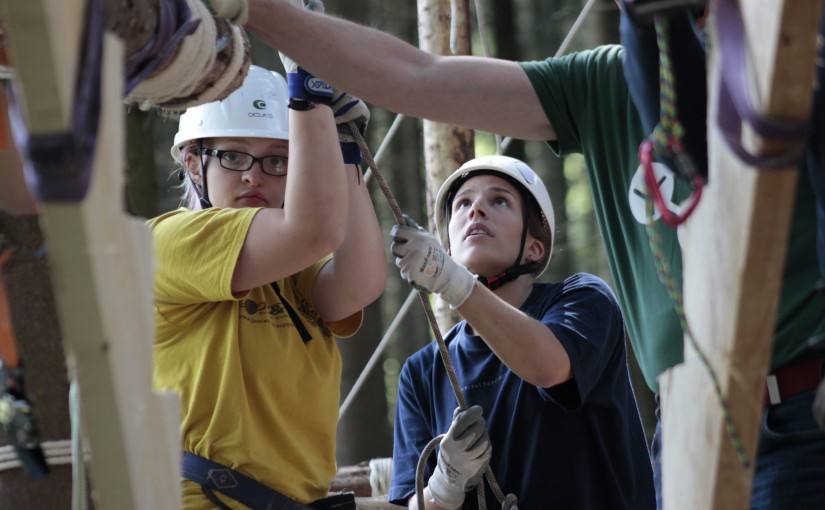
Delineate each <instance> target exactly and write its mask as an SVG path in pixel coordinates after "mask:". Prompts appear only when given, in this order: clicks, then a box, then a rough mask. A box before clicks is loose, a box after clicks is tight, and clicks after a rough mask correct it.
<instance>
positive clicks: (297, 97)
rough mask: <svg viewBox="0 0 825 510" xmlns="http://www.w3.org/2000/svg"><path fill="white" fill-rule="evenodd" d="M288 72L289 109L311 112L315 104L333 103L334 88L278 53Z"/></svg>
mask: <svg viewBox="0 0 825 510" xmlns="http://www.w3.org/2000/svg"><path fill="white" fill-rule="evenodd" d="M278 55H279V56H280V57H281V63H282V64H283V65H284V71H286V83H287V87H288V88H289V107H290V108H292V109H295V110H309V109H310V108H312V107H313V106H314V105H315V104H325V105H327V106H329V105H330V104H331V103H332V87H331V86H330V84H329V83H327V82H325V81H324V80H321V79H318V78H316V77H315V76H313V75H311V74H309V72H307V71H306V70H305V69H303V68H301V67H300V66H299V65H298V64H297V63H296V62H295V61H294V60H292V59H291V58H289V57H288V56H286V55H285V54H284V53H282V52H278Z"/></svg>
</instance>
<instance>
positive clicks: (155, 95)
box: [126, 0, 250, 111]
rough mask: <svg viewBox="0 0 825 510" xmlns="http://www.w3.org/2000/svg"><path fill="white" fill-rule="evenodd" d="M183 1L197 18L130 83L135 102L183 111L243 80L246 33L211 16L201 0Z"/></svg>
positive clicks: (247, 54)
mask: <svg viewBox="0 0 825 510" xmlns="http://www.w3.org/2000/svg"><path fill="white" fill-rule="evenodd" d="M186 3H187V5H188V6H189V8H190V9H191V12H192V19H194V20H200V23H199V24H198V25H197V27H196V28H195V30H194V31H193V32H192V33H191V34H189V35H187V36H186V37H184V38H183V39H182V40H181V42H180V44H179V45H178V47H177V49H176V52H175V54H174V56H173V57H172V58H171V59H170V60H169V61H168V62H167V63H165V65H164V66H163V67H162V68H161V69H160V70H158V71H157V72H156V73H155V74H153V75H151V76H149V77H148V78H146V79H144V80H143V81H141V82H140V83H139V84H138V85H137V86H136V87H135V89H134V90H133V91H132V92H131V93H130V94H129V96H127V97H126V102H127V103H137V105H138V107H139V108H140V109H141V110H149V109H151V108H154V107H157V108H162V109H164V110H169V111H184V110H186V109H187V108H189V107H190V106H196V105H200V104H204V103H209V102H212V101H217V100H218V99H222V98H224V97H226V96H228V95H229V94H230V93H231V92H232V91H233V90H235V89H236V88H237V87H238V86H240V84H241V83H242V82H243V79H244V77H245V76H246V72H247V70H248V69H249V64H250V51H249V40H248V39H247V37H246V33H245V32H244V31H243V30H242V29H240V28H239V27H238V26H236V25H234V24H231V23H229V22H228V21H227V20H226V19H223V18H215V17H213V16H212V14H211V13H210V12H209V10H208V9H207V7H206V6H205V5H204V4H203V2H201V1H200V0H186Z"/></svg>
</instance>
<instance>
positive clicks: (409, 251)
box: [390, 215, 476, 308]
mask: <svg viewBox="0 0 825 510" xmlns="http://www.w3.org/2000/svg"><path fill="white" fill-rule="evenodd" d="M404 220H405V222H406V225H395V226H393V227H392V231H391V232H390V235H391V236H392V245H391V246H390V250H391V251H392V254H393V255H394V256H395V265H396V266H398V268H399V269H401V278H403V279H405V280H407V281H408V282H410V283H412V284H413V285H415V286H416V287H420V288H423V289H426V290H428V291H430V292H435V293H436V294H440V295H441V299H443V300H444V301H445V302H447V304H449V305H450V306H452V307H453V308H458V307H460V306H461V305H463V304H464V302H465V301H467V298H469V297H470V294H471V293H472V292H473V288H474V287H475V283H476V277H475V275H473V273H471V272H470V271H469V270H468V269H467V268H466V267H464V266H462V265H461V264H459V263H458V262H456V261H454V260H453V259H451V258H450V256H449V255H447V252H446V251H444V248H442V247H441V243H440V242H439V241H438V239H436V237H435V236H434V235H432V234H431V233H429V232H427V231H426V230H424V229H423V228H421V227H419V226H418V224H416V223H415V221H413V220H412V218H410V217H409V216H407V215H404Z"/></svg>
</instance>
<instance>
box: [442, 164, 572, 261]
mask: <svg viewBox="0 0 825 510" xmlns="http://www.w3.org/2000/svg"><path fill="white" fill-rule="evenodd" d="M474 174H490V175H496V174H502V175H504V176H506V177H509V178H510V180H513V181H515V182H517V183H518V184H520V185H521V186H522V187H523V188H524V190H525V191H526V192H527V193H529V194H530V195H531V196H532V197H533V198H534V199H535V201H536V203H537V204H538V206H539V209H540V210H541V214H542V216H543V217H544V220H545V221H546V224H547V228H548V229H549V231H550V235H551V237H550V239H551V240H550V246H549V247H547V249H548V256H547V257H546V260H545V263H544V266H543V267H542V268H541V271H540V272H539V274H541V273H543V272H544V271H545V270H546V269H547V266H548V265H550V258H551V257H552V254H553V242H554V241H555V238H556V235H555V230H556V219H555V215H554V214H553V203H552V202H551V201H550V194H549V193H548V192H547V188H546V187H545V186H544V183H543V182H542V181H541V179H540V178H539V176H538V175H536V172H534V171H533V169H532V168H530V167H529V166H528V165H527V163H524V162H523V161H520V160H518V159H515V158H511V157H508V156H497V155H494V156H482V157H480V158H475V159H471V160H470V161H468V162H466V163H464V164H463V165H461V168H459V169H458V170H456V171H455V172H453V174H452V175H451V176H449V177H448V178H447V180H446V181H444V184H442V185H441V188H440V189H439V190H438V195H437V196H436V198H435V226H436V229H437V231H438V236H439V239H440V240H441V244H442V245H443V246H444V247H446V248H449V247H450V234H449V222H450V208H451V206H452V202H453V197H454V196H455V193H456V191H458V188H459V187H460V186H461V184H463V183H464V181H465V180H467V179H468V178H469V177H470V176H471V175H474Z"/></svg>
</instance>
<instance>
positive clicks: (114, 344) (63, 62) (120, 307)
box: [4, 0, 181, 510]
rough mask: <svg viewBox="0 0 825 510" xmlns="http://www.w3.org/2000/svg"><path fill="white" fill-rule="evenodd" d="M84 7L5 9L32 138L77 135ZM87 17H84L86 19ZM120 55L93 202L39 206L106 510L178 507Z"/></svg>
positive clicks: (107, 84)
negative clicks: (133, 203) (126, 170)
mask: <svg viewBox="0 0 825 510" xmlns="http://www.w3.org/2000/svg"><path fill="white" fill-rule="evenodd" d="M84 4H85V2H82V1H80V0H71V1H67V0H40V1H38V0H31V1H28V2H17V1H11V2H5V3H4V7H5V11H4V20H5V22H6V24H7V27H8V29H9V41H8V42H9V44H10V46H11V50H12V51H11V53H12V57H13V59H14V60H13V61H14V64H15V67H16V69H17V71H18V73H19V77H20V83H21V85H22V86H21V89H22V92H23V93H24V105H25V107H26V109H27V111H28V114H27V119H28V123H29V128H30V132H32V133H36V134H43V133H54V132H61V131H64V130H65V129H66V126H68V125H70V124H69V119H70V112H71V108H72V106H73V105H72V102H71V99H70V98H71V97H72V95H73V86H74V76H75V67H76V65H75V63H76V62H77V53H78V48H79V44H78V35H79V34H80V32H81V30H80V23H81V21H80V17H79V15H82V13H83V5H84ZM78 13H79V14H78ZM122 60H123V48H122V45H121V43H120V41H118V40H117V39H115V38H114V37H113V36H109V35H107V36H106V37H105V40H104V63H103V70H104V71H103V84H102V91H103V97H102V98H101V101H102V104H101V108H102V114H101V119H100V132H99V137H98V140H97V146H96V147H97V151H96V154H95V162H94V171H93V179H92V184H91V188H90V190H89V194H88V196H87V197H86V198H85V199H84V201H83V202H81V203H44V204H41V221H42V223H43V226H44V230H45V232H46V237H47V239H48V246H49V262H50V267H51V273H52V281H53V284H54V288H55V296H56V300H57V307H58V315H59V317H60V323H61V331H62V335H63V340H64V344H65V345H64V350H65V351H66V353H67V365H68V368H69V373H70V377H73V378H76V379H77V381H78V383H79V387H80V395H81V396H80V398H81V414H82V420H81V421H82V428H83V432H84V434H83V435H84V440H85V446H86V450H87V453H88V457H89V462H88V468H89V471H90V474H91V482H92V487H93V493H94V501H95V504H96V506H98V507H99V508H117V509H124V510H129V509H139V508H140V509H142V508H152V509H164V510H165V509H170V510H171V509H177V508H180V506H181V502H180V488H179V474H178V464H179V451H180V441H179V433H178V426H179V423H180V420H179V417H178V413H179V410H178V409H179V406H178V403H177V398H176V397H171V396H162V397H161V396H157V395H155V394H153V393H152V391H151V370H152V369H151V367H152V357H151V356H152V354H151V353H152V344H153V338H154V324H153V320H152V270H151V261H152V248H151V235H150V233H149V230H148V227H146V226H145V225H144V224H143V222H142V221H141V220H138V219H136V218H129V217H126V216H125V214H124V213H123V209H124V208H123V205H122V198H123V195H124V194H123V188H124V182H123V177H122V172H121V170H122V166H123V162H124V141H123V106H122V103H123V100H122V96H121V93H122V92H121V91H122V90H123V82H122V76H123V63H122Z"/></svg>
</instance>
